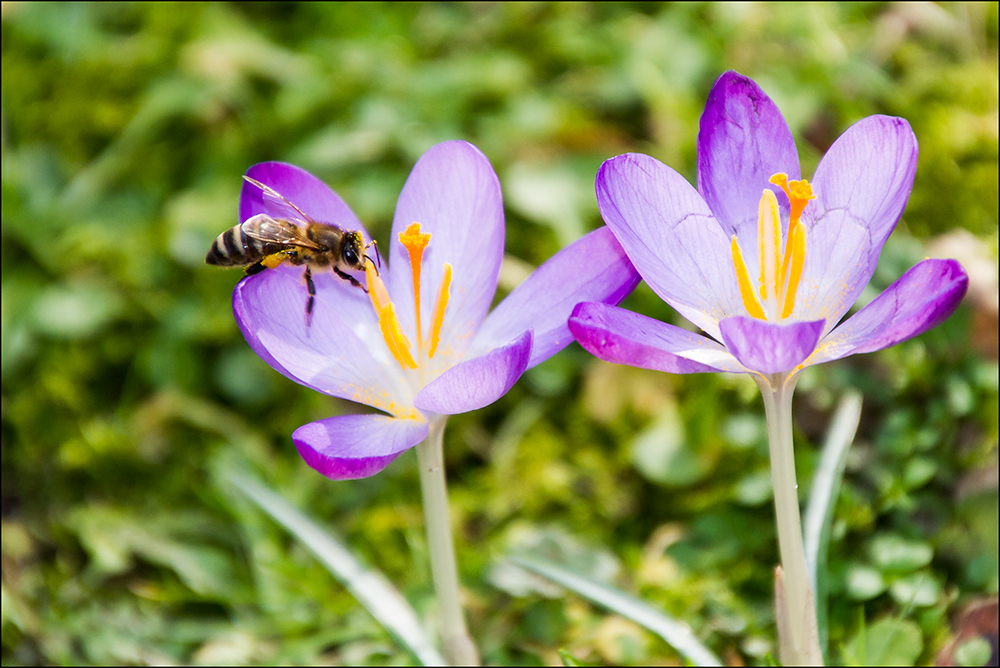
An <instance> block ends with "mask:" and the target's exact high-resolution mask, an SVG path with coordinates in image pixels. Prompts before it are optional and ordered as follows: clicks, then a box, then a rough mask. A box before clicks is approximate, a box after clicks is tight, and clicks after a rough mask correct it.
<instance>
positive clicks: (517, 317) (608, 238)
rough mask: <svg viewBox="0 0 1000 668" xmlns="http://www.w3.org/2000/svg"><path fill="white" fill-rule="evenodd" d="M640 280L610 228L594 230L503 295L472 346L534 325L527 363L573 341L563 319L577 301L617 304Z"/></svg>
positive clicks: (491, 343) (494, 342) (488, 344)
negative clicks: (532, 341) (507, 293)
mask: <svg viewBox="0 0 1000 668" xmlns="http://www.w3.org/2000/svg"><path fill="white" fill-rule="evenodd" d="M638 283H639V274H638V272H636V270H635V268H634V267H633V266H632V263H631V262H630V261H629V259H628V256H627V255H625V250H624V249H623V248H622V247H621V244H619V243H618V240H617V239H615V235H614V234H613V233H612V232H611V230H610V229H608V228H607V227H602V228H600V229H598V230H594V231H593V232H591V233H590V234H587V235H586V236H584V237H583V238H581V239H578V240H577V241H575V242H574V243H572V244H570V245H569V246H567V247H566V248H564V249H562V250H561V251H559V252H558V253H556V254H555V255H553V256H552V257H551V258H550V259H549V260H548V261H546V262H545V263H544V264H543V265H542V266H541V267H539V268H538V269H537V270H535V271H534V272H533V273H532V274H531V276H529V277H528V278H527V279H526V280H525V281H524V282H523V283H522V284H521V285H519V286H517V288H515V289H514V291H513V292H511V293H510V294H509V295H507V298H506V299H504V300H503V301H502V302H500V304H499V305H498V306H497V307H496V308H495V309H493V311H492V312H490V314H489V315H488V316H486V320H484V321H483V326H482V328H480V330H479V333H478V334H477V335H476V340H475V343H474V345H473V350H490V349H491V348H495V347H497V346H498V345H501V344H503V343H504V342H506V341H510V340H511V339H513V338H514V337H516V336H518V335H519V334H521V333H522V332H524V331H525V330H527V329H533V330H534V332H535V340H534V345H533V346H532V349H531V360H530V361H529V362H528V367H529V368H531V367H533V366H535V365H536V364H540V363H542V362H544V361H545V360H547V359H548V358H549V357H551V356H552V355H554V354H556V353H557V352H559V351H560V350H562V349H563V348H565V347H566V345H567V344H569V343H570V342H572V341H573V335H572V334H570V333H569V328H568V327H567V325H566V320H567V319H568V318H569V316H570V314H571V313H572V312H573V308H574V307H575V306H576V305H577V304H578V303H579V302H581V301H598V302H604V303H607V304H618V303H620V302H621V301H622V300H623V299H625V297H627V296H628V295H629V293H631V292H632V290H634V289H635V286H636V285H637V284H638Z"/></svg>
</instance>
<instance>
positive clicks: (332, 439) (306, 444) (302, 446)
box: [292, 415, 428, 480]
mask: <svg viewBox="0 0 1000 668" xmlns="http://www.w3.org/2000/svg"><path fill="white" fill-rule="evenodd" d="M427 430H428V424H427V422H424V421H422V420H404V419H399V418H393V417H388V416H385V415H341V416H338V417H331V418H326V419H325V420H319V421H317V422H310V423H309V424H306V425H302V426H301V427H299V428H298V429H296V430H295V432H294V433H292V441H293V442H294V443H295V447H296V449H297V450H298V451H299V454H300V455H301V456H302V458H303V459H304V460H305V461H306V463H307V464H308V465H309V466H310V467H312V468H313V469H315V470H316V471H318V472H319V473H322V474H323V475H325V476H326V477H327V478H331V479H333V480H352V479H355V478H367V477H368V476H370V475H375V474H376V473H378V472H379V471H381V470H382V469H384V468H385V467H386V466H388V465H389V464H390V463H391V462H392V461H393V460H394V459H396V457H399V455H401V454H403V452H404V451H406V450H408V449H409V448H412V447H413V446H415V445H416V444H417V443H420V441H422V440H424V438H425V437H426V436H427Z"/></svg>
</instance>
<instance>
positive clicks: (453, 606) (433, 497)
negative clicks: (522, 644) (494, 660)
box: [417, 418, 479, 666]
mask: <svg viewBox="0 0 1000 668" xmlns="http://www.w3.org/2000/svg"><path fill="white" fill-rule="evenodd" d="M444 425H445V420H444V418H441V419H439V420H433V421H431V426H430V431H429V432H428V433H427V438H426V439H425V440H424V442H423V443H421V444H420V445H418V446H417V462H418V466H419V468H420V489H421V492H422V494H423V499H424V521H425V522H426V524H427V544H428V546H429V548H430V553H431V573H432V575H433V578H434V590H435V591H436V592H437V599H438V608H439V612H440V615H441V640H442V643H443V644H444V655H445V658H446V659H447V660H448V663H449V664H451V665H453V666H478V665H479V652H478V651H477V650H476V645H475V643H473V642H472V638H470V637H469V632H468V630H467V629H466V627H465V616H464V615H463V614H462V603H461V601H460V599H459V595H460V592H459V584H458V569H457V567H456V563H455V545H454V541H453V540H452V537H451V524H450V520H449V514H448V489H447V486H446V484H445V476H444V447H443V442H444Z"/></svg>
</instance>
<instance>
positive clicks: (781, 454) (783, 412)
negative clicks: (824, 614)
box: [757, 374, 823, 666]
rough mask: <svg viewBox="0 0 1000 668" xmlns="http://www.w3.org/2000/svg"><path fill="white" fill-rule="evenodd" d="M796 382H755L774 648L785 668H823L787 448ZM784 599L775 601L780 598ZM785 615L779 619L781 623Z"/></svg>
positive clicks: (780, 377)
mask: <svg viewBox="0 0 1000 668" xmlns="http://www.w3.org/2000/svg"><path fill="white" fill-rule="evenodd" d="M795 382H796V379H795V378H794V377H789V376H788V375H787V374H774V375H772V376H770V377H768V378H766V379H765V378H758V379H757V384H758V385H759V386H760V390H761V394H762V395H763V396H764V412H765V414H766V416H767V435H768V441H769V442H770V450H771V481H772V483H773V486H774V510H775V516H776V520H777V528H778V550H779V552H780V554H781V569H780V571H779V572H778V574H777V578H776V584H777V592H776V596H777V597H778V599H779V600H777V601H776V607H777V611H778V644H779V647H780V658H781V661H782V663H784V664H785V665H800V666H806V665H812V666H820V665H822V664H823V655H822V654H821V652H820V649H819V633H818V631H817V627H816V604H815V602H814V599H813V592H812V587H811V586H810V584H809V574H808V570H807V568H806V557H805V550H804V549H803V547H802V521H801V519H800V517H799V496H798V485H797V484H796V482H795V452H794V450H793V448H792V392H793V391H794V390H795ZM782 598H783V599H784V600H780V599H782ZM782 617H784V619H782Z"/></svg>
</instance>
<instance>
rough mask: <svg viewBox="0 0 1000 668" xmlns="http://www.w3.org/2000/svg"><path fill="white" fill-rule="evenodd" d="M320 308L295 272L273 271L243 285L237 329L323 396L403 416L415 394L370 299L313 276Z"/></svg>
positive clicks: (237, 294) (236, 306)
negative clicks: (311, 303) (310, 311)
mask: <svg viewBox="0 0 1000 668" xmlns="http://www.w3.org/2000/svg"><path fill="white" fill-rule="evenodd" d="M313 281H314V282H315V284H316V302H315V304H314V306H313V314H312V324H311V326H309V327H307V326H306V321H305V316H306V300H307V299H308V292H307V291H306V286H305V285H304V284H303V282H302V270H301V269H300V268H298V267H284V266H282V267H276V268H274V269H268V270H266V271H264V272H262V273H260V274H256V275H254V276H248V277H247V278H245V279H243V280H242V281H240V283H239V284H238V285H237V286H236V289H235V290H234V291H233V311H234V313H235V315H236V324H237V325H239V328H240V331H242V332H243V336H244V337H245V338H246V340H247V343H249V344H250V347H251V348H253V350H254V352H255V353H257V354H258V355H259V356H260V357H261V359H263V360H264V361H265V362H267V363H268V364H270V365H271V366H272V367H273V368H274V369H275V370H277V371H279V372H280V373H282V374H284V375H285V376H287V377H289V378H291V379H292V380H294V381H295V382H297V383H300V384H302V385H305V386H306V387H310V388H312V389H314V390H316V391H318V392H323V393H324V394H329V395H332V396H335V397H342V398H344V399H350V400H352V401H358V402H361V403H364V404H368V405H369V406H374V407H376V408H379V409H381V410H384V411H386V412H390V413H394V414H395V413H400V411H402V410H403V407H404V406H411V408H410V409H409V410H410V411H411V412H412V410H413V409H412V404H411V403H410V400H411V399H412V396H413V392H412V390H410V389H409V386H408V385H407V383H406V381H405V379H404V378H403V375H402V372H401V371H399V372H394V371H395V370H398V369H399V365H398V364H397V363H396V362H395V361H394V360H393V359H392V358H391V356H390V354H389V351H388V349H387V348H386V347H385V343H384V342H383V340H382V335H381V334H380V332H379V327H378V322H377V321H376V319H375V314H374V311H373V310H372V307H371V304H370V303H369V302H368V297H367V295H365V294H364V292H362V291H361V290H358V289H357V288H353V287H351V286H350V285H348V284H347V283H346V282H345V281H342V280H340V279H339V278H334V277H331V276H330V275H329V274H322V275H315V276H314V277H313Z"/></svg>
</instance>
